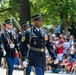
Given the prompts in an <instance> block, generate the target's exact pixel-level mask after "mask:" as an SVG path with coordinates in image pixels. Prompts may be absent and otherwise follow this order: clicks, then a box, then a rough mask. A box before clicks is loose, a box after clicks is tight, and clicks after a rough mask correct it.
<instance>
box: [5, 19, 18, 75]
mask: <svg viewBox="0 0 76 75" xmlns="http://www.w3.org/2000/svg"><path fill="white" fill-rule="evenodd" d="M4 25H5V28H6V33H7V34H8V35H9V37H10V40H11V42H10V41H9V39H8V38H7V37H6V36H7V35H5V37H6V40H5V41H4V47H5V50H6V62H7V73H6V75H13V74H12V73H13V65H14V58H15V49H16V48H18V39H17V37H16V33H15V32H14V31H12V28H13V22H12V20H11V19H7V20H5V24H4Z"/></svg>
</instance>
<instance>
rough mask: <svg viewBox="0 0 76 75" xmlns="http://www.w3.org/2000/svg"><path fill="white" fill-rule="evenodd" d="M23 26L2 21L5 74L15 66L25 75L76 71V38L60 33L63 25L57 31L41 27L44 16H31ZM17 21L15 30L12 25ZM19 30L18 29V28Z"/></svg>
mask: <svg viewBox="0 0 76 75" xmlns="http://www.w3.org/2000/svg"><path fill="white" fill-rule="evenodd" d="M31 19H32V21H33V25H32V27H30V21H24V22H22V23H21V24H20V25H19V24H18V23H17V21H16V20H15V19H6V20H5V21H4V24H2V23H1V22H0V27H1V32H0V66H2V68H6V75H13V70H14V69H22V70H23V75H30V73H31V71H33V72H34V75H44V73H45V72H50V73H51V72H52V73H64V74H67V73H71V74H72V73H76V66H75V65H76V39H74V36H73V35H70V34H69V33H68V36H67V37H66V34H65V32H63V33H61V27H60V25H56V27H55V28H54V30H55V33H54V34H52V33H50V32H48V30H46V29H45V28H43V26H42V22H43V19H42V15H41V14H36V15H34V16H32V17H31ZM13 22H15V23H16V27H17V28H16V29H15V27H14V25H13ZM17 29H18V30H17Z"/></svg>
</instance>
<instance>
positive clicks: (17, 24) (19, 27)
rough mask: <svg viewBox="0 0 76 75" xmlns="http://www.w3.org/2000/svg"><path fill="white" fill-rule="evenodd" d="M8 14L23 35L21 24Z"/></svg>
mask: <svg viewBox="0 0 76 75" xmlns="http://www.w3.org/2000/svg"><path fill="white" fill-rule="evenodd" d="M10 16H11V18H12V19H13V21H14V22H15V23H16V26H17V28H18V29H19V30H20V32H21V33H22V35H24V32H23V30H22V28H21V26H20V25H19V23H18V22H17V21H16V19H15V18H14V17H13V16H12V15H10Z"/></svg>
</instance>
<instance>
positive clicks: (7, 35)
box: [0, 22, 13, 44]
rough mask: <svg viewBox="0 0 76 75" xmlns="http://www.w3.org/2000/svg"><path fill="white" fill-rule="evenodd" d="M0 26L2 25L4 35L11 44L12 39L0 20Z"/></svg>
mask: <svg viewBox="0 0 76 75" xmlns="http://www.w3.org/2000/svg"><path fill="white" fill-rule="evenodd" d="M0 26H1V27H2V29H3V31H4V34H5V35H6V38H7V41H8V43H9V44H13V42H12V40H11V39H10V36H9V34H8V33H7V32H6V28H5V27H4V26H3V25H2V23H1V22H0Z"/></svg>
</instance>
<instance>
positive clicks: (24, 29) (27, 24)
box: [18, 21, 30, 68]
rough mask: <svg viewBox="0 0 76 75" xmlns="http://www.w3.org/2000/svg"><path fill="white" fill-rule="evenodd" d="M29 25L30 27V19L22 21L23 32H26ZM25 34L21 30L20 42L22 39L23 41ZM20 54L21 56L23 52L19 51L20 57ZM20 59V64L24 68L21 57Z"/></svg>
mask: <svg viewBox="0 0 76 75" xmlns="http://www.w3.org/2000/svg"><path fill="white" fill-rule="evenodd" d="M29 27H30V24H29V21H24V22H22V23H21V28H22V30H23V34H25V32H26V30H27V29H28V28H29ZM23 34H22V33H21V32H19V34H18V41H19V43H20V41H21V39H22V36H23ZM20 56H21V54H20V52H19V57H20ZM19 61H20V65H21V68H22V67H23V65H22V61H21V59H19Z"/></svg>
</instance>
